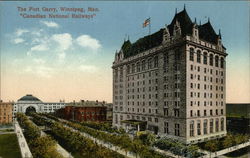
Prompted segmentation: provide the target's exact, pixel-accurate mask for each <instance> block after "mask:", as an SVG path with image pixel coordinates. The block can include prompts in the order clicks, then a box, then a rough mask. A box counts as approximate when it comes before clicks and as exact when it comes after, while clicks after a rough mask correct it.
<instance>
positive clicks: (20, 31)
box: [15, 29, 29, 37]
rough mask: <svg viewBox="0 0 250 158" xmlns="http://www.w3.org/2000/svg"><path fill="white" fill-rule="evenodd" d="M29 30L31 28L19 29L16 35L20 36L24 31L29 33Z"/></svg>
mask: <svg viewBox="0 0 250 158" xmlns="http://www.w3.org/2000/svg"><path fill="white" fill-rule="evenodd" d="M28 32H29V30H26V29H17V30H16V32H15V35H16V36H17V37H19V36H22V35H23V34H24V33H28Z"/></svg>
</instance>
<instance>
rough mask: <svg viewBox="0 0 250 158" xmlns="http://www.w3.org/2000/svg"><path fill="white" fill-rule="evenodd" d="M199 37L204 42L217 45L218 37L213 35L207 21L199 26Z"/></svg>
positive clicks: (212, 30)
mask: <svg viewBox="0 0 250 158" xmlns="http://www.w3.org/2000/svg"><path fill="white" fill-rule="evenodd" d="M199 37H200V38H201V39H203V40H205V41H208V42H211V43H213V44H217V40H218V37H219V35H217V34H216V33H215V31H214V28H213V26H212V25H211V23H210V21H209V20H208V22H207V23H205V24H203V25H199Z"/></svg>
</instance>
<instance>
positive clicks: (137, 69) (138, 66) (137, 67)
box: [136, 62, 140, 72]
mask: <svg viewBox="0 0 250 158" xmlns="http://www.w3.org/2000/svg"><path fill="white" fill-rule="evenodd" d="M136 72H140V62H138V63H136Z"/></svg>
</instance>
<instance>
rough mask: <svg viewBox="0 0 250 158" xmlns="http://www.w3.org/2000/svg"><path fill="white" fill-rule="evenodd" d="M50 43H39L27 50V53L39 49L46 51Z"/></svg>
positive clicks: (29, 53)
mask: <svg viewBox="0 0 250 158" xmlns="http://www.w3.org/2000/svg"><path fill="white" fill-rule="evenodd" d="M48 49H49V48H48V45H47V44H46V43H42V44H38V45H35V46H33V47H31V48H30V50H29V51H28V52H27V55H31V53H32V52H37V51H40V52H41V51H46V50H48Z"/></svg>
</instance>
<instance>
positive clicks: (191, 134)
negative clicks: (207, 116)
mask: <svg viewBox="0 0 250 158" xmlns="http://www.w3.org/2000/svg"><path fill="white" fill-rule="evenodd" d="M189 127H190V137H193V136H194V121H191V122H190V125H189Z"/></svg>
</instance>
